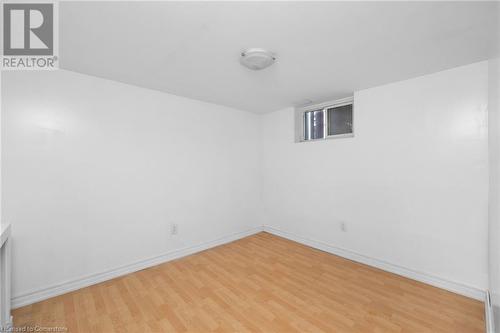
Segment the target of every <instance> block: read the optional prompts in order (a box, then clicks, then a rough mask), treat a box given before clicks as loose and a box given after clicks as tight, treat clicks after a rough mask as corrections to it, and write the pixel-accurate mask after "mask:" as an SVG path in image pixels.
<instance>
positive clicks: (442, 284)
mask: <svg viewBox="0 0 500 333" xmlns="http://www.w3.org/2000/svg"><path fill="white" fill-rule="evenodd" d="M263 228H264V231H266V232H269V233H271V234H274V235H276V236H280V237H283V238H287V239H289V240H292V241H295V242H298V243H301V244H304V245H307V246H310V247H313V248H315V249H318V250H321V251H325V252H328V253H332V254H335V255H338V256H340V257H343V258H346V259H349V260H353V261H356V262H359V263H362V264H365V265H369V266H372V267H375V268H379V269H382V270H384V271H387V272H391V273H394V274H397V275H401V276H404V277H407V278H410V279H413V280H416V281H419V282H423V283H427V284H430V285H431V286H434V287H438V288H441V289H445V290H448V291H451V292H454V293H457V294H460V295H463V296H467V297H470V298H474V299H477V300H480V301H484V299H485V295H486V292H485V291H484V290H481V289H477V288H474V287H470V286H467V285H464V284H462V283H459V282H455V281H449V280H445V279H442V278H439V277H436V276H432V275H429V274H426V273H422V272H417V271H415V270H412V269H409V268H405V267H401V266H399V265H395V264H391V263H389V262H386V261H382V260H379V259H375V258H371V257H368V256H366V255H363V254H359V253H356V252H353V251H350V250H346V249H342V248H339V247H336V246H333V245H330V244H327V243H325V242H321V241H317V240H312V239H309V238H305V237H302V236H298V235H296V234H293V233H290V232H287V231H283V230H279V229H276V228H273V227H270V226H264V227H263Z"/></svg>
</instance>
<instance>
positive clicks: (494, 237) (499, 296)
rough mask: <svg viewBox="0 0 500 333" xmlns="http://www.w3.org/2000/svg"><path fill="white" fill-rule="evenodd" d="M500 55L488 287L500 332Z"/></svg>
mask: <svg viewBox="0 0 500 333" xmlns="http://www.w3.org/2000/svg"><path fill="white" fill-rule="evenodd" d="M499 90H500V58H497V59H492V60H490V61H489V96H488V97H489V104H488V133H489V162H490V165H489V166H490V187H489V234H488V235H489V290H490V295H491V300H492V304H493V309H494V316H495V324H496V330H497V332H500V195H499V191H500V163H499V158H500V156H499V154H500V116H499V112H500V93H499Z"/></svg>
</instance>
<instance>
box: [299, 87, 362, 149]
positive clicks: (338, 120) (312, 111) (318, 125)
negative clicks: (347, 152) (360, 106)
mask: <svg viewBox="0 0 500 333" xmlns="http://www.w3.org/2000/svg"><path fill="white" fill-rule="evenodd" d="M352 111H353V99H352V97H351V98H346V99H342V100H338V101H334V102H329V103H323V104H321V105H316V106H310V107H306V108H299V109H296V118H295V119H296V141H297V142H302V141H312V140H322V139H333V138H342V137H353V136H354V132H353V116H352Z"/></svg>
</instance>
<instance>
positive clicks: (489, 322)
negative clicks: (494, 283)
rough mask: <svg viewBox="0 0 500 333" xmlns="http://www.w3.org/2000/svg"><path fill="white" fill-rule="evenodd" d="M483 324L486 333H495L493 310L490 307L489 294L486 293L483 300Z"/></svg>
mask: <svg viewBox="0 0 500 333" xmlns="http://www.w3.org/2000/svg"><path fill="white" fill-rule="evenodd" d="M484 318H485V321H484V324H485V326H486V333H494V332H495V323H494V321H493V308H492V306H491V297H490V292H489V291H488V290H487V291H486V297H485V298H484Z"/></svg>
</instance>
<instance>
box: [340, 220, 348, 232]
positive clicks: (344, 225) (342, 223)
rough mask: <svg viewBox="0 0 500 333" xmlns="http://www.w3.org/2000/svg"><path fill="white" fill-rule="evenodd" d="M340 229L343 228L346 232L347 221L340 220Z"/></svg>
mask: <svg viewBox="0 0 500 333" xmlns="http://www.w3.org/2000/svg"><path fill="white" fill-rule="evenodd" d="M340 230H342V232H346V231H347V227H346V224H345V222H340Z"/></svg>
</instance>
